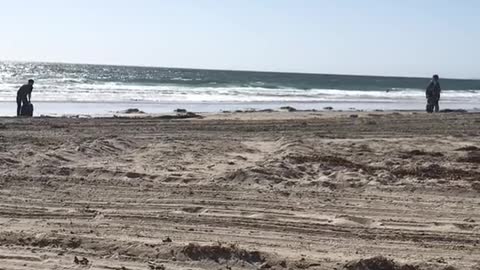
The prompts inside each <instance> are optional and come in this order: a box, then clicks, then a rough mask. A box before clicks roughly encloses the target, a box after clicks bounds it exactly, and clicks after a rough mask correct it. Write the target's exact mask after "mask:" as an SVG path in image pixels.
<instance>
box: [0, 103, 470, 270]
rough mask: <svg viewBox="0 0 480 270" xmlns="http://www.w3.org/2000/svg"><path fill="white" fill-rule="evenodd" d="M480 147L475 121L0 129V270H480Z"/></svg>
mask: <svg viewBox="0 0 480 270" xmlns="http://www.w3.org/2000/svg"><path fill="white" fill-rule="evenodd" d="M479 135H480V114H477V113H441V114H434V115H427V114H425V113H417V112H401V113H398V112H378V113H329V112H295V113H288V112H282V113H279V112H276V113H267V112H266V113H224V114H208V115H204V117H203V118H199V119H164V118H158V117H142V118H134V119H132V118H104V119H95V118H92V119H73V118H72V119H69V118H33V119H16V118H0V262H1V263H0V269H8V270H20V269H57V270H60V269H102V270H105V269H119V270H121V269H123V270H124V269H131V270H145V269H184V270H187V269H215V270H217V269H311V270H314V269H321V270H332V269H354V270H363V269H405V270H406V269H421V270H424V269H425V270H428V269H431V270H436V269H441V270H443V269H445V270H446V269H461V270H463V269H467V270H470V269H471V270H473V269H480V248H479V245H480V197H479V194H480V167H479V165H480V136H479ZM377 256H384V257H385V258H388V259H389V260H393V261H394V262H392V261H389V260H385V261H382V259H380V258H377V259H375V260H368V259H370V258H373V257H377ZM362 260H363V261H362ZM365 260H366V261H365ZM375 263H377V265H378V264H380V263H384V264H391V265H390V266H391V267H390V266H389V267H390V268H388V267H384V268H378V266H377V268H375V267H371V268H367V266H366V265H368V264H375ZM393 263H395V265H393Z"/></svg>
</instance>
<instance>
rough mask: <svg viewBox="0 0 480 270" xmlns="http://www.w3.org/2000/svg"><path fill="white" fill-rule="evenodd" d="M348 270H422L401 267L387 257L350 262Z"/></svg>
mask: <svg viewBox="0 0 480 270" xmlns="http://www.w3.org/2000/svg"><path fill="white" fill-rule="evenodd" d="M345 269H347V270H420V269H419V268H418V267H416V266H413V265H408V264H405V265H400V264H398V263H396V262H395V261H393V260H390V259H387V258H385V257H375V258H371V259H364V260H360V261H354V262H350V263H348V264H347V265H345Z"/></svg>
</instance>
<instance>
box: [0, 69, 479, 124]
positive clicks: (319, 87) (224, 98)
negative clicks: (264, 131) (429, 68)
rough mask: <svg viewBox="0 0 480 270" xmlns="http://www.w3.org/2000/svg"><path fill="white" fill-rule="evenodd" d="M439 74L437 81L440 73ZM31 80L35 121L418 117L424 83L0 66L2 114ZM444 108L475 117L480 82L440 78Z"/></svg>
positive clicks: (292, 75)
mask: <svg viewBox="0 0 480 270" xmlns="http://www.w3.org/2000/svg"><path fill="white" fill-rule="evenodd" d="M440 75H441V74H440ZM28 79H34V80H35V81H36V83H35V88H34V92H33V97H32V102H33V103H34V104H35V105H36V115H39V114H48V115H64V114H110V113H114V112H116V111H118V110H122V109H128V108H139V109H141V110H143V111H145V112H148V113H166V112H172V111H173V109H175V108H185V109H189V110H192V111H196V112H219V111H222V110H238V109H251V108H253V109H278V108H279V107H281V106H287V105H288V106H294V107H295V106H296V107H297V108H298V109H317V110H321V109H323V108H324V107H333V108H334V109H338V110H423V109H424V105H425V104H424V103H425V87H426V86H427V84H428V83H429V81H430V79H429V78H404V77H377V76H350V75H330V74H300V73H277V72H253V71H225V70H196V69H178V68H155V67H131V66H102V65H84V64H57V63H21V62H0V115H4V116H5V115H13V114H15V106H16V105H15V96H16V91H17V89H18V88H19V87H20V86H21V85H22V84H24V83H26V81H27V80H28ZM441 84H442V88H443V89H444V91H443V94H442V101H441V102H442V107H443V108H450V109H467V110H480V109H479V108H480V104H479V102H480V80H460V79H442V80H441Z"/></svg>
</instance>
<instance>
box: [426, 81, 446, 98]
mask: <svg viewBox="0 0 480 270" xmlns="http://www.w3.org/2000/svg"><path fill="white" fill-rule="evenodd" d="M441 92H442V87H441V86H440V83H439V82H436V83H435V82H434V81H431V82H430V84H429V85H428V87H427V92H426V94H427V98H434V99H440V93H441Z"/></svg>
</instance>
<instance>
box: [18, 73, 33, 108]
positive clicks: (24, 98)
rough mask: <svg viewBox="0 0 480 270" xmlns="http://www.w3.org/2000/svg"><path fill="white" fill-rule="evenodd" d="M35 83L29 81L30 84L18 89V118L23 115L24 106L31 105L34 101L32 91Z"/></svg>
mask: <svg viewBox="0 0 480 270" xmlns="http://www.w3.org/2000/svg"><path fill="white" fill-rule="evenodd" d="M34 83H35V82H34V81H33V80H29V81H28V84H25V85H23V86H22V87H20V89H18V92H17V116H20V115H21V112H22V106H25V105H26V104H30V101H31V99H32V91H33V84H34Z"/></svg>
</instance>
